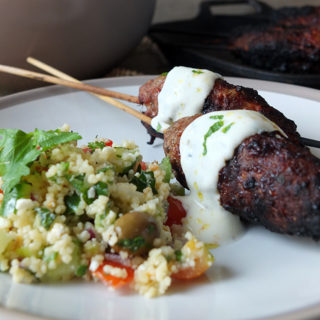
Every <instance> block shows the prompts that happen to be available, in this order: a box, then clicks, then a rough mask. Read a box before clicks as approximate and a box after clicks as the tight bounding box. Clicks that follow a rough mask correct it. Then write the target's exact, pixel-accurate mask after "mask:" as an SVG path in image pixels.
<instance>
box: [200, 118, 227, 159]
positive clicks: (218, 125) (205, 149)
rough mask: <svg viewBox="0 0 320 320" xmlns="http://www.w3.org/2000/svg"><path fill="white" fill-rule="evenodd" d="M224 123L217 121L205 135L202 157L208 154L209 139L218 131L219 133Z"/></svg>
mask: <svg viewBox="0 0 320 320" xmlns="http://www.w3.org/2000/svg"><path fill="white" fill-rule="evenodd" d="M223 125H224V121H217V122H215V123H214V124H213V125H212V126H211V127H210V128H209V130H208V132H207V133H206V134H205V135H204V139H203V153H202V155H204V156H205V155H206V154H207V139H208V138H209V137H210V136H211V135H212V134H213V133H215V132H216V131H218V130H219V129H220V128H221V127H223Z"/></svg>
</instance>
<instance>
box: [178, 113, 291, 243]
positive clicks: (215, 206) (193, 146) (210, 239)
mask: <svg viewBox="0 0 320 320" xmlns="http://www.w3.org/2000/svg"><path fill="white" fill-rule="evenodd" d="M212 128H213V129H212ZM275 130H276V131H279V132H281V133H282V134H283V135H285V134H284V133H283V132H282V130H281V129H280V128H279V127H278V126H277V125H276V124H275V123H273V122H272V121H270V120H269V119H267V118H266V117H264V116H263V115H262V114H260V113H258V112H255V111H249V110H234V111H219V112H211V113H207V114H205V115H203V116H201V117H199V118H197V119H195V120H194V121H193V122H191V123H190V125H189V126H188V127H187V128H186V129H185V130H184V132H183V134H182V136H181V140H180V154H181V166H182V169H183V172H184V174H185V177H186V180H187V183H188V186H189V188H190V195H187V196H185V197H179V199H180V200H181V201H182V202H183V206H184V208H185V209H186V211H187V217H186V219H185V222H184V224H185V225H186V227H187V228H188V229H190V230H191V231H192V232H193V234H194V235H195V236H196V237H198V238H199V239H200V240H202V241H204V242H206V243H220V244H221V243H223V242H226V241H228V240H230V239H233V238H235V237H236V236H237V235H239V234H241V232H242V225H241V223H240V220H239V217H237V216H235V215H233V214H231V213H230V212H228V211H226V210H225V209H224V208H223V207H222V206H221V204H220V195H219V192H218V189H217V184H218V178H219V171H220V170H221V169H222V168H223V167H224V166H225V162H226V161H227V160H229V159H231V158H232V157H233V154H234V150H235V149H236V148H237V147H238V146H239V145H240V143H241V142H242V141H243V140H244V139H246V138H248V137H249V136H251V135H254V134H257V133H262V132H271V131H275Z"/></svg>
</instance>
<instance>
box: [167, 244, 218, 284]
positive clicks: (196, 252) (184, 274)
mask: <svg viewBox="0 0 320 320" xmlns="http://www.w3.org/2000/svg"><path fill="white" fill-rule="evenodd" d="M198 243H199V242H198V240H196V239H191V240H189V241H188V242H187V243H186V244H185V245H184V247H185V248H186V249H187V250H184V249H182V251H185V252H187V259H190V260H192V261H194V264H193V265H192V266H187V267H184V268H181V269H180V270H179V271H178V272H176V273H173V274H172V277H173V278H175V279H179V280H188V279H195V278H198V277H200V276H201V275H202V274H204V273H205V272H206V271H207V270H208V269H209V268H210V267H211V265H212V263H213V260H214V258H213V256H212V254H211V253H210V251H209V250H208V248H207V247H206V246H203V247H202V248H199V247H198Z"/></svg>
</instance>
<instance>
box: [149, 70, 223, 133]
mask: <svg viewBox="0 0 320 320" xmlns="http://www.w3.org/2000/svg"><path fill="white" fill-rule="evenodd" d="M218 78H221V76H220V75H219V74H217V73H214V72H212V71H209V70H204V69H194V68H187V67H175V68H173V69H172V70H171V71H170V72H169V73H168V75H167V77H166V80H165V82H164V85H163V88H162V90H161V91H160V93H159V95H158V114H157V116H156V117H154V118H153V119H152V121H151V126H152V128H153V129H155V130H157V131H158V132H162V133H163V132H164V130H166V129H167V128H168V127H170V125H171V124H172V123H173V122H174V121H176V120H179V119H180V118H183V117H187V116H192V115H194V114H196V113H199V112H200V111H201V109H202V107H203V104H204V101H205V99H206V97H207V96H208V95H209V93H210V91H211V90H212V88H213V86H214V82H215V80H216V79H218Z"/></svg>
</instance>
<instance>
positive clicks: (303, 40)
mask: <svg viewBox="0 0 320 320" xmlns="http://www.w3.org/2000/svg"><path fill="white" fill-rule="evenodd" d="M230 49H231V50H232V51H233V52H234V54H235V55H236V56H237V57H239V58H240V59H241V60H242V61H243V62H244V63H247V64H249V65H251V66H253V67H256V68H259V69H266V70H271V71H276V72H287V73H319V72H320V7H310V6H309V7H303V8H283V9H280V10H277V11H275V12H274V15H273V19H272V22H270V23H268V24H265V25H259V26H256V27H255V28H253V27H252V26H250V27H243V28H240V29H239V28H238V29H237V30H236V32H235V34H234V36H233V40H232V41H231V45H230Z"/></svg>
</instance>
